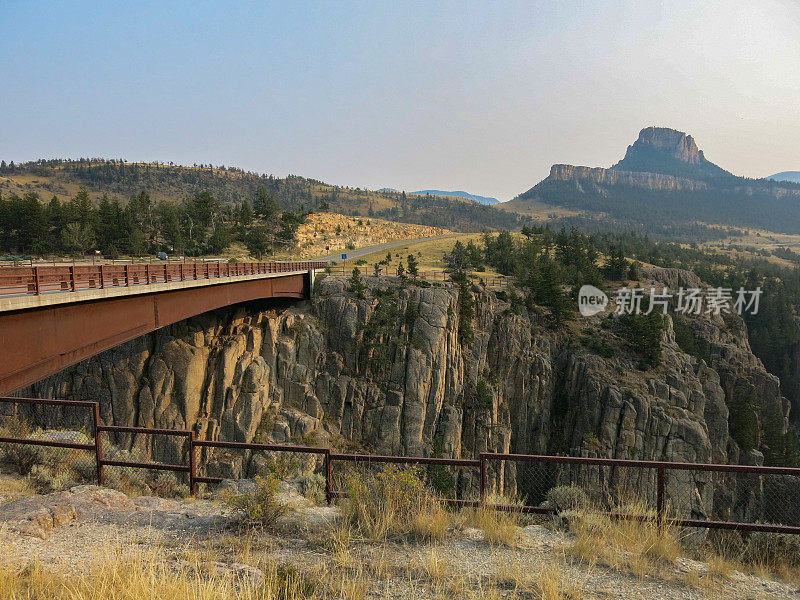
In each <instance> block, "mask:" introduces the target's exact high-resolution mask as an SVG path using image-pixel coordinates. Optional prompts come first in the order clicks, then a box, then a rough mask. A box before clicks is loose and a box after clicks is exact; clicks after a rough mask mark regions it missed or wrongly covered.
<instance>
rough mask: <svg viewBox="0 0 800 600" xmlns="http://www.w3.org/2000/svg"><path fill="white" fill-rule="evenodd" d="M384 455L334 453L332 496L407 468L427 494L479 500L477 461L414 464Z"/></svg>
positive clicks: (444, 498)
mask: <svg viewBox="0 0 800 600" xmlns="http://www.w3.org/2000/svg"><path fill="white" fill-rule="evenodd" d="M345 456H347V455H345ZM385 458H387V457H382V459H381V460H380V461H372V460H369V457H360V458H359V459H358V460H352V459H350V458H343V457H342V455H336V454H334V455H333V469H332V470H333V473H332V475H333V477H332V482H331V487H332V491H333V495H334V497H343V496H346V495H347V494H348V492H349V491H350V490H351V489H352V488H353V486H354V485H358V484H365V485H370V483H371V482H373V481H374V480H375V477H376V476H379V475H380V474H381V473H395V472H397V471H408V472H409V474H411V475H413V476H414V477H415V478H419V479H421V480H422V481H423V483H424V484H425V486H426V488H427V489H428V490H429V492H430V495H431V496H433V497H434V498H436V499H438V500H443V501H445V502H450V503H458V502H477V501H478V500H479V499H480V472H479V468H478V466H477V464H476V465H471V466H464V465H453V464H448V463H446V462H436V463H432V464H424V463H423V464H417V463H414V462H409V461H408V459H406V458H404V457H396V458H397V460H396V461H391V460H384V459H385Z"/></svg>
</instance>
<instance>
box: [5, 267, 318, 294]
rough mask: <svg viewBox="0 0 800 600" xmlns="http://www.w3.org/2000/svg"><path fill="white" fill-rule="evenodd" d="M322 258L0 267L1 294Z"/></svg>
mask: <svg viewBox="0 0 800 600" xmlns="http://www.w3.org/2000/svg"><path fill="white" fill-rule="evenodd" d="M326 264H327V263H325V262H321V261H292V262H254V263H221V262H214V263H198V262H192V263H162V264H150V263H144V264H125V265H105V264H102V265H86V266H74V265H69V266H32V267H0V296H8V295H20V294H21V295H41V294H49V293H54V292H77V291H82V290H93V289H105V288H116V287H130V286H138V285H152V284H156V283H172V282H181V281H192V280H211V279H223V278H229V277H241V276H257V275H267V274H271V273H289V272H296V271H307V270H309V269H321V268H323V267H325V265H326Z"/></svg>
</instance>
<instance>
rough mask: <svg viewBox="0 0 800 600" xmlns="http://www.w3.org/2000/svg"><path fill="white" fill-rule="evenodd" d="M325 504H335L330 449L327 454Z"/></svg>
mask: <svg viewBox="0 0 800 600" xmlns="http://www.w3.org/2000/svg"><path fill="white" fill-rule="evenodd" d="M325 502H327V503H328V506H330V505H332V504H333V459H332V458H331V449H330V448H328V449H327V450H326V452H325Z"/></svg>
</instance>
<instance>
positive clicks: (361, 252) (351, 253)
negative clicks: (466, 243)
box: [310, 233, 464, 262]
mask: <svg viewBox="0 0 800 600" xmlns="http://www.w3.org/2000/svg"><path fill="white" fill-rule="evenodd" d="M462 235H464V234H463V233H448V234H446V235H434V236H431V237H425V238H414V239H412V240H397V241H394V242H386V243H384V244H376V245H375V246H367V247H366V248H358V249H357V250H342V251H340V252H337V253H336V254H331V255H329V256H322V257H320V258H314V259H310V260H318V261H323V262H340V261H341V260H342V254H347V260H352V259H354V258H361V257H362V256H366V255H367V254H372V253H373V252H380V251H381V250H391V249H392V248H397V247H398V246H408V245H409V244H417V243H419V242H430V241H433V240H441V239H445V238H451V237H459V236H462Z"/></svg>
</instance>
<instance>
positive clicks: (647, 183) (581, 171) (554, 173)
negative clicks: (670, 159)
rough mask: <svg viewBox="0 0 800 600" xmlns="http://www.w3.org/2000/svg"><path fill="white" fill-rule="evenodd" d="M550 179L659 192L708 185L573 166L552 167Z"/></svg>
mask: <svg viewBox="0 0 800 600" xmlns="http://www.w3.org/2000/svg"><path fill="white" fill-rule="evenodd" d="M550 179H552V180H555V181H572V182H575V183H577V184H578V185H585V184H587V183H588V184H590V185H591V184H594V185H611V186H613V185H622V186H626V187H632V188H641V189H646V190H658V191H665V190H667V191H684V190H705V189H707V188H708V185H707V184H706V183H705V182H703V181H697V180H694V179H688V178H686V177H675V176H673V175H662V174H660V173H644V172H643V173H634V172H632V171H621V170H617V169H603V168H601V167H575V166H573V165H553V166H552V167H550Z"/></svg>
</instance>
